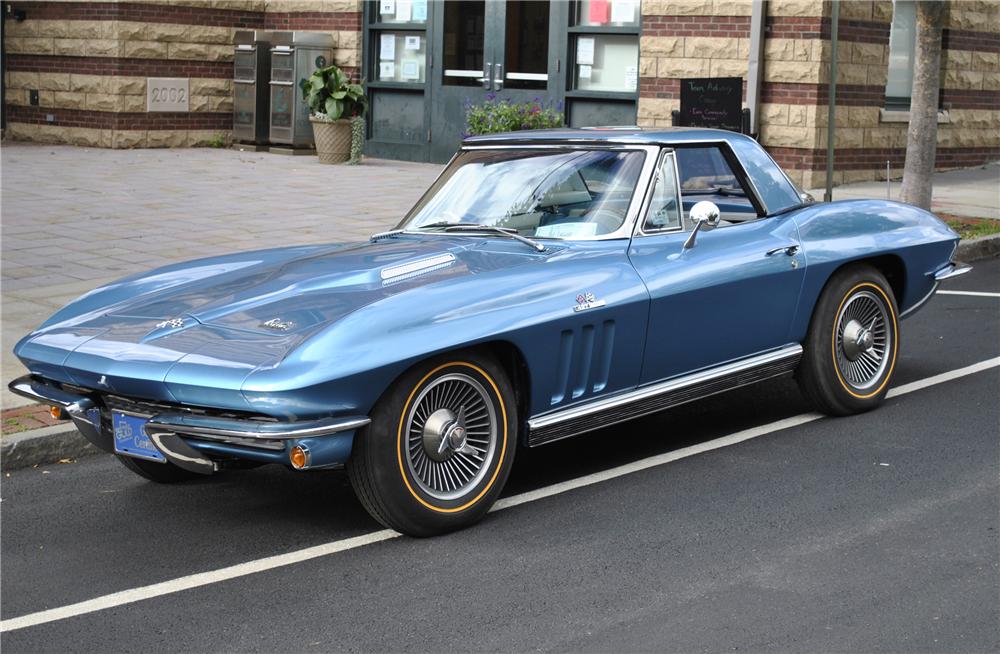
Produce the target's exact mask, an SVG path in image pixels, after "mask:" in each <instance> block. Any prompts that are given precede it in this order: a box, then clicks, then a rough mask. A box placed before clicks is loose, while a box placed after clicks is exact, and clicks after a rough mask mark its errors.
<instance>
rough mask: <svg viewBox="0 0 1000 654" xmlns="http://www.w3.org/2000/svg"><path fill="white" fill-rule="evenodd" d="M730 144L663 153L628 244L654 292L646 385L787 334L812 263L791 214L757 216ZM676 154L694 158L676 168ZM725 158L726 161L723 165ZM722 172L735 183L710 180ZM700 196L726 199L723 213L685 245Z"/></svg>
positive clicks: (777, 343)
mask: <svg viewBox="0 0 1000 654" xmlns="http://www.w3.org/2000/svg"><path fill="white" fill-rule="evenodd" d="M726 147H727V146H724V145H710V146H708V147H705V148H703V149H702V151H701V152H694V151H686V152H684V153H683V154H682V155H681V156H678V152H677V151H672V150H664V151H663V152H662V153H661V160H660V162H659V167H658V171H657V174H656V176H655V178H654V181H653V182H652V183H653V184H654V187H653V189H652V191H651V193H650V201H649V205H648V207H647V209H646V212H645V216H644V217H640V221H639V224H638V228H637V232H636V234H635V236H634V237H633V239H632V242H631V246H630V248H629V258H630V260H631V262H632V265H633V266H634V267H635V269H636V271H637V272H638V274H639V276H640V277H641V278H642V280H643V282H644V283H645V284H646V287H647V289H648V290H649V294H650V312H649V321H648V326H647V333H646V338H645V342H646V346H645V351H644V354H643V367H642V372H641V379H640V384H645V383H649V382H654V381H658V380H662V379H666V378H670V377H675V376H678V375H682V374H684V373H687V372H692V371H695V370H700V369H703V368H708V367H711V366H714V365H718V364H721V363H725V362H728V361H732V360H734V359H739V358H743V357H746V356H750V355H753V354H755V353H759V352H763V351H766V350H770V349H774V348H778V347H781V346H782V345H785V344H787V343H788V338H789V331H790V325H791V321H792V318H793V317H794V314H795V311H796V305H797V303H798V298H799V292H800V288H801V285H802V279H803V271H804V255H803V253H802V251H801V245H800V243H799V238H798V232H797V229H796V226H795V223H794V221H793V220H792V219H791V218H790V217H782V216H773V217H760V216H758V213H757V212H756V210H755V207H754V201H753V198H752V197H751V196H749V195H744V193H751V192H753V191H752V188H747V187H749V186H750V185H749V184H748V183H747V182H746V176H745V175H743V174H741V173H742V171H741V170H740V169H739V168H738V164H736V163H735V159H734V156H733V154H732V152H731V151H726V150H725V149H724V148H726ZM708 159H711V160H712V162H711V163H712V164H714V166H715V168H714V169H713V168H712V167H711V166H706V161H707V160H708ZM678 160H680V163H681V164H682V166H683V163H684V162H685V161H690V162H693V164H692V166H689V167H688V169H687V170H685V169H684V168H681V169H680V170H679V171H678ZM720 161H721V162H723V163H724V164H725V165H726V166H727V168H726V169H725V170H722V171H720V170H719V169H718V167H719V165H720V164H719V162H720ZM699 167H700V168H702V169H698V168H699ZM705 168H707V169H705ZM706 173H707V174H706ZM720 174H721V175H723V176H726V175H728V176H729V177H730V178H728V179H726V180H723V181H726V182H727V183H730V184H732V186H726V187H715V186H712V184H713V183H716V182H718V181H719V179H720V177H719V175H720ZM706 179H707V182H706ZM685 188H686V189H687V192H686V193H685ZM701 199H709V200H718V202H719V203H720V204H722V205H723V207H724V210H723V213H722V216H723V221H722V222H721V223H720V226H719V227H716V228H715V229H711V230H700V231H699V233H698V234H697V235H696V238H695V239H694V243H693V246H692V247H690V248H685V247H684V245H685V242H686V241H687V240H688V238H689V236H690V235H691V234H690V232H691V226H690V225H689V224H688V220H687V215H686V213H687V211H688V210H689V209H690V205H691V204H692V202H693V201H696V200H701ZM741 201H742V202H741ZM758 205H759V203H758Z"/></svg>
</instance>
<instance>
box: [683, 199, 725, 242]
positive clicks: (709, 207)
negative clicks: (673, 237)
mask: <svg viewBox="0 0 1000 654" xmlns="http://www.w3.org/2000/svg"><path fill="white" fill-rule="evenodd" d="M721 215H722V213H721V212H720V211H719V207H717V206H715V203H714V202H709V201H708V200H702V201H701V202H699V203H697V204H696V205H694V206H693V207H691V212H690V213H689V214H688V217H689V218H690V220H691V221H692V222H694V229H692V230H691V235H690V236H688V238H687V240H686V241H684V249H685V250H690V249H691V248H693V247H694V239H695V238H696V237H697V236H698V230H699V229H701V226H702V225H706V226H708V228H709V229H713V228H715V227H717V226H718V224H719V218H720V216H721Z"/></svg>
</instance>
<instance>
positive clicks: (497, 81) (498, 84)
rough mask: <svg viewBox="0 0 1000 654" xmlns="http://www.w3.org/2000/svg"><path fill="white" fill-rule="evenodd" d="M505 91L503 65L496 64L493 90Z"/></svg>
mask: <svg viewBox="0 0 1000 654" xmlns="http://www.w3.org/2000/svg"><path fill="white" fill-rule="evenodd" d="M502 89H503V64H495V65H494V66H493V90H494V91H500V90H502Z"/></svg>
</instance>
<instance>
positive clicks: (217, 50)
mask: <svg viewBox="0 0 1000 654" xmlns="http://www.w3.org/2000/svg"><path fill="white" fill-rule="evenodd" d="M4 4H5V5H8V6H9V7H10V8H11V9H10V10H9V11H8V13H7V16H6V17H5V24H4V31H5V35H4V36H5V38H4V44H3V47H4V59H5V74H6V79H5V82H6V89H5V101H6V107H5V109H6V122H7V133H8V135H9V136H10V137H11V138H14V139H24V140H32V141H43V142H55V143H71V144H75V145H87V146H98V147H111V148H135V147H179V146H199V145H206V144H208V143H210V142H212V141H213V140H218V139H220V136H221V137H225V136H226V135H228V133H229V131H230V130H231V128H232V124H233V116H232V111H233V100H232V98H233V82H232V79H233V33H234V32H235V31H236V30H240V29H264V30H308V31H313V32H328V33H330V34H331V35H332V36H333V39H334V43H335V47H336V49H335V51H334V59H335V63H336V64H338V65H339V66H341V67H342V68H344V69H345V70H346V71H348V72H350V73H351V74H352V75H353V76H354V77H358V75H359V72H358V66H359V62H360V44H359V42H358V35H359V33H360V21H361V19H360V16H361V13H360V3H359V1H358V0H312V1H300V0H191V1H184V0H180V1H178V0H170V1H161V2H150V1H147V0H139V1H133V2H117V1H114V2H76V1H69V2H13V3H4ZM19 18H20V19H19ZM148 77H181V78H188V79H189V80H190V81H189V89H190V101H189V111H188V112H184V113H182V112H163V113H159V112H157V113H149V112H147V111H146V80H147V78H148ZM32 91H35V92H37V99H36V102H37V104H32Z"/></svg>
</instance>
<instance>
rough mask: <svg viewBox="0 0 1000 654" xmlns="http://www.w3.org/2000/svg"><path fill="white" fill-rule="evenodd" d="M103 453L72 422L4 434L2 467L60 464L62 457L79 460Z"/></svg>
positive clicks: (0, 442) (0, 455) (0, 446)
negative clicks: (8, 434)
mask: <svg viewBox="0 0 1000 654" xmlns="http://www.w3.org/2000/svg"><path fill="white" fill-rule="evenodd" d="M94 454H101V450H99V449H97V448H96V447H94V446H93V445H91V444H90V441H88V440H87V439H86V438H84V437H83V435H82V434H80V432H78V431H77V430H76V427H74V426H73V423H69V424H68V425H52V426H51V427H42V428H41V429H32V430H31V431H27V432H23V433H20V434H14V435H12V436H4V437H3V439H0V462H2V463H0V467H2V468H3V469H4V470H17V469H19V468H30V467H31V466H36V465H46V464H49V463H58V462H59V459H78V458H80V457H84V456H91V455H94Z"/></svg>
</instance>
